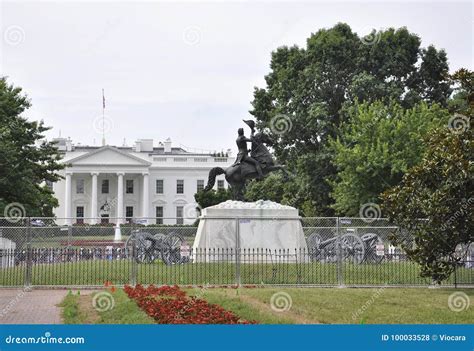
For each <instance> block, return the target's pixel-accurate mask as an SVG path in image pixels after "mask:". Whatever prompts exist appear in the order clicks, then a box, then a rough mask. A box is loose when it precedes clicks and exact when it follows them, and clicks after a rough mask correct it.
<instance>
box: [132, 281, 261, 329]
mask: <svg viewBox="0 0 474 351" xmlns="http://www.w3.org/2000/svg"><path fill="white" fill-rule="evenodd" d="M124 291H125V292H126V293H127V294H128V296H129V297H130V298H131V299H134V300H135V301H136V302H137V304H138V306H140V307H141V308H142V309H143V310H144V311H145V312H146V313H147V314H148V315H149V316H151V317H153V318H154V319H155V320H156V322H157V323H159V324H256V322H255V321H246V320H242V319H240V318H239V317H238V316H237V315H235V314H234V313H233V312H230V311H226V310H225V309H223V308H222V307H220V306H218V305H213V304H209V303H208V302H207V301H206V300H203V299H200V298H197V297H195V296H192V297H188V296H187V295H186V293H185V292H184V291H183V290H181V289H180V288H179V287H178V286H166V285H165V286H162V287H155V286H154V285H149V286H148V287H147V288H144V287H143V286H142V285H140V284H137V285H136V286H135V287H134V288H133V287H131V286H129V285H126V286H125V288H124Z"/></svg>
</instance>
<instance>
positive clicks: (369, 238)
mask: <svg viewBox="0 0 474 351" xmlns="http://www.w3.org/2000/svg"><path fill="white" fill-rule="evenodd" d="M361 239H362V241H363V242H364V244H365V257H364V261H365V262H374V263H380V262H382V260H383V256H377V245H383V240H382V239H381V238H380V236H378V235H377V234H373V233H367V234H364V235H362V237H361Z"/></svg>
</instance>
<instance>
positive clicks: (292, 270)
mask: <svg viewBox="0 0 474 351" xmlns="http://www.w3.org/2000/svg"><path fill="white" fill-rule="evenodd" d="M181 219H182V218H179V219H178V220H179V222H181ZM174 220H176V219H174ZM219 220H222V218H219ZM231 220H232V221H235V225H233V226H230V227H232V231H233V232H229V233H228V234H229V235H235V236H236V238H238V235H239V234H238V232H239V228H240V226H241V224H242V223H248V221H247V222H246V219H245V218H232V219H231ZM266 220H268V221H278V220H279V219H278V218H267V219H266ZM294 220H296V221H300V222H301V227H302V229H303V233H304V236H305V239H306V247H303V248H298V249H295V248H285V249H279V250H275V249H269V248H265V247H250V248H249V247H241V246H240V244H239V241H238V240H237V239H236V241H235V243H236V245H235V246H234V247H210V248H201V247H199V248H196V247H195V248H193V242H194V238H195V236H196V233H197V230H198V222H197V221H196V219H186V221H183V223H186V222H187V223H192V224H173V225H164V224H160V223H161V221H159V222H160V223H158V224H157V223H156V218H153V219H151V218H150V219H146V220H143V219H138V220H136V219H121V220H117V221H114V222H113V224H111V223H112V222H111V223H100V221H99V219H95V220H94V221H93V222H94V223H97V224H90V223H88V221H87V219H86V220H85V221H80V223H77V220H76V219H71V220H70V221H69V222H70V223H71V224H70V225H69V224H68V225H67V224H64V223H65V222H67V221H64V219H57V218H15V219H14V220H13V221H12V219H6V218H0V286H7V287H8V286H23V285H24V286H100V285H103V284H104V283H105V282H111V283H113V284H116V285H124V284H135V283H142V284H151V283H153V284H159V285H160V284H178V285H235V284H238V285H240V284H242V285H295V286H427V285H430V284H431V283H432V282H431V280H430V279H428V278H424V277H421V275H420V267H419V266H418V265H417V264H415V263H413V262H411V261H409V260H408V259H407V257H406V254H405V253H404V252H403V250H401V249H400V248H398V247H394V246H392V245H391V244H390V241H389V236H390V234H391V233H392V232H393V231H397V230H398V228H397V227H395V226H393V225H391V224H390V223H389V222H388V221H387V220H385V219H376V220H371V221H367V220H366V219H362V218H294ZM172 221H173V219H168V222H172ZM241 221H243V222H241ZM117 223H122V224H120V225H117ZM227 230H228V228H227ZM410 240H411V237H410V236H409V235H408V234H407V242H410ZM462 252H463V256H462V257H460V259H459V262H458V263H457V264H456V265H455V266H454V267H453V270H454V271H453V274H452V275H451V276H450V277H449V278H448V279H446V280H445V281H443V282H442V285H444V286H474V258H473V257H472V255H473V253H472V245H471V247H468V248H466V249H465V250H462Z"/></svg>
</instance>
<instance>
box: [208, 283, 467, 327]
mask: <svg viewBox="0 0 474 351" xmlns="http://www.w3.org/2000/svg"><path fill="white" fill-rule="evenodd" d="M209 291H210V292H209V294H228V295H232V293H233V292H229V291H225V292H223V291H222V289H221V290H220V291H219V290H216V291H211V289H209ZM281 291H283V292H286V293H288V294H289V296H290V298H291V301H292V304H291V308H290V310H289V311H288V312H280V313H279V314H281V316H282V318H284V317H285V315H287V316H292V315H297V316H302V317H304V318H306V319H308V320H311V321H314V322H319V323H330V324H338V323H342V324H354V323H355V324H360V323H362V324H366V323H367V324H377V323H384V324H385V323H394V324H396V323H402V324H410V323H413V324H423V323H426V324H432V323H446V324H457V323H460V324H462V323H468V324H471V323H472V322H473V321H474V309H473V307H472V302H471V307H469V308H468V309H467V310H464V311H462V312H453V311H451V310H450V309H449V306H448V297H449V296H450V295H451V294H452V293H454V292H460V291H463V292H464V293H466V294H467V295H468V296H469V298H470V300H471V301H474V290H473V289H464V290H461V289H426V288H415V289H403V288H385V289H384V288H372V289H359V288H357V289H338V288H327V289H322V288H311V289H309V288H308V289H305V288H302V289H301V288H300V289H298V288H295V289H241V291H240V293H239V294H240V295H241V296H243V297H246V298H248V299H251V301H253V300H256V301H259V302H261V303H263V304H264V305H265V306H270V299H271V297H272V295H273V294H275V293H278V292H281ZM234 294H235V292H234ZM204 296H206V295H204ZM363 306H365V308H364V307H363Z"/></svg>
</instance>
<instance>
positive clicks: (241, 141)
mask: <svg viewBox="0 0 474 351" xmlns="http://www.w3.org/2000/svg"><path fill="white" fill-rule="evenodd" d="M244 122H245V123H246V124H247V125H248V126H249V127H250V129H251V130H252V133H251V134H250V139H249V138H247V137H246V136H245V135H244V129H243V128H239V130H238V135H239V136H238V137H237V140H236V143H237V147H238V149H239V152H238V154H237V158H236V160H235V163H234V164H233V166H235V165H238V164H240V163H243V162H247V163H250V164H252V165H254V166H255V168H256V169H257V173H258V178H259V179H262V178H263V172H262V166H261V165H260V162H258V161H257V160H256V159H254V158H253V157H251V156H249V155H248V153H249V150H248V149H247V143H251V142H252V141H253V135H254V131H255V122H254V121H252V120H249V121H245V120H244Z"/></svg>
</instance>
